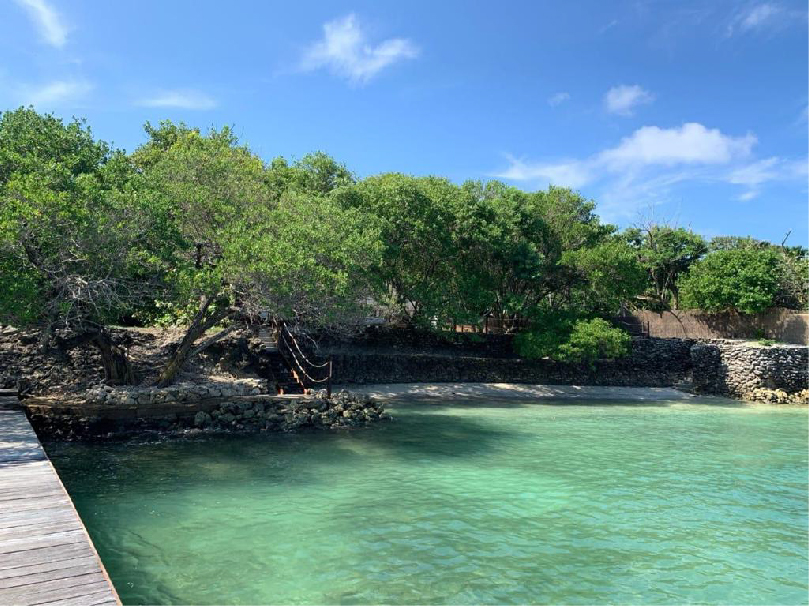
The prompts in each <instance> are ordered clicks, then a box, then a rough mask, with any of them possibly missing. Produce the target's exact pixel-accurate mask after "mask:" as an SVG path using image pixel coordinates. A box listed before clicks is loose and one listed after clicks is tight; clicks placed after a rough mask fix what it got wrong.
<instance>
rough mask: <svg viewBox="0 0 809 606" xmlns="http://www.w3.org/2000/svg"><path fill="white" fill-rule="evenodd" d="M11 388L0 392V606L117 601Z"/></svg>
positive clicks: (86, 605)
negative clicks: (9, 390)
mask: <svg viewBox="0 0 809 606" xmlns="http://www.w3.org/2000/svg"><path fill="white" fill-rule="evenodd" d="M120 603H121V602H120V600H119V599H118V594H117V593H116V591H115V588H114V587H113V585H112V583H111V582H110V579H109V577H108V576H107V572H106V571H105V570H104V566H103V564H102V563H101V560H100V559H99V558H98V554H97V553H96V550H95V548H94V547H93V543H92V541H91V540H90V536H89V535H88V534H87V531H86V530H85V528H84V524H82V521H81V519H80V518H79V515H78V513H76V510H75V509H74V507H73V503H72V501H71V500H70V497H69V496H68V494H67V492H66V491H65V488H64V486H62V482H61V480H59V476H58V475H57V474H56V470H54V468H53V465H51V462H50V461H49V460H48V457H47V455H46V454H45V451H44V450H43V448H42V445H41V444H40V443H39V439H37V436H36V434H35V433H34V430H33V429H32V428H31V424H30V423H29V422H28V419H27V418H26V416H25V413H24V412H23V410H22V408H21V407H20V406H19V402H18V400H17V397H16V395H15V394H14V393H12V392H8V391H0V604H3V605H4V606H5V605H9V606H11V605H20V606H23V605H25V606H29V605H30V606H33V605H35V604H43V605H45V604H47V605H48V606H57V605H59V606H92V605H99V606H101V605H104V606H106V605H114V604H120Z"/></svg>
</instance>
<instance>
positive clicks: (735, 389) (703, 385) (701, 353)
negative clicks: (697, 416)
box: [691, 341, 809, 398]
mask: <svg viewBox="0 0 809 606" xmlns="http://www.w3.org/2000/svg"><path fill="white" fill-rule="evenodd" d="M691 358H692V360H693V373H692V380H693V384H694V390H695V391H698V392H700V393H710V394H721V395H729V396H733V397H737V398H748V397H750V396H751V395H755V394H754V392H755V391H756V390H762V389H763V390H781V391H783V392H785V393H787V394H794V393H798V392H800V391H802V390H805V389H807V388H809V385H808V384H807V383H808V382H809V370H808V369H809V350H807V348H806V347H805V346H800V345H779V346H772V347H761V346H756V345H751V344H749V343H733V342H721V341H720V342H716V343H698V344H695V345H694V346H693V347H692V348H691Z"/></svg>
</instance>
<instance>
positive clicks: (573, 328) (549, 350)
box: [514, 315, 632, 364]
mask: <svg viewBox="0 0 809 606" xmlns="http://www.w3.org/2000/svg"><path fill="white" fill-rule="evenodd" d="M555 317H556V320H557V321H556V322H549V321H548V319H549V318H548V317H545V318H543V320H544V321H542V322H541V323H540V325H539V326H536V327H535V328H534V330H533V331H532V332H529V333H522V334H520V335H517V338H516V339H515V342H514V345H515V348H516V350H517V352H518V353H519V354H520V355H521V356H523V357H526V358H551V359H552V360H557V361H559V362H576V363H581V362H586V363H589V364H592V363H593V362H595V361H596V360H614V359H615V358H620V357H622V356H625V355H626V354H627V353H629V345H630V343H631V342H632V338H631V337H630V336H629V335H628V334H627V333H626V332H624V331H623V330H621V329H620V328H615V327H613V326H612V325H611V324H610V323H609V322H607V321H606V320H603V319H601V318H594V319H592V320H582V319H579V320H575V319H573V318H571V317H569V316H563V315H556V316H555Z"/></svg>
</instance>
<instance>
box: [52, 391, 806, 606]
mask: <svg viewBox="0 0 809 606" xmlns="http://www.w3.org/2000/svg"><path fill="white" fill-rule="evenodd" d="M711 402H713V404H712V405H709V404H706V403H699V402H695V401H689V402H688V403H674V402H672V403H666V402H658V403H656V404H631V405H615V404H612V405H610V404H607V403H604V404H601V405H593V404H589V405H570V404H564V405H547V404H541V405H540V404H531V403H520V402H517V403H513V402H512V403H499V404H498V403H454V404H451V405H450V404H447V403H442V404H424V405H422V404H407V405H404V404H403V405H400V406H397V407H394V408H391V412H392V413H393V414H394V415H395V417H396V420H395V421H393V422H391V423H388V424H381V425H376V426H374V427H370V428H366V429H362V430H355V431H346V432H334V433H329V432H320V433H304V434H297V435H294V434H287V435H253V436H241V437H216V438H214V437H205V438H197V439H182V440H177V439H175V440H166V441H160V442H140V443H138V442H128V443H125V444H121V443H118V444H102V445H98V444H94V445H87V444H51V445H49V446H48V452H49V453H50V454H51V456H52V458H53V461H54V463H55V464H56V466H57V468H58V470H59V473H60V475H61V476H62V479H63V481H64V483H65V485H66V486H67V488H68V490H69V491H70V493H71V495H72V496H73V497H74V500H75V504H76V507H77V508H78V510H79V512H80V514H81V516H82V519H83V520H84V522H85V524H86V525H87V528H88V530H89V531H90V534H91V535H92V538H93V540H94V541H95V544H96V547H97V548H98V551H99V553H100V555H101V558H102V560H103V561H104V564H105V565H106V567H107V570H108V571H109V573H110V575H111V577H112V580H113V582H114V583H115V586H116V587H117V589H118V592H119V593H120V595H121V598H122V599H123V601H124V603H125V604H170V603H183V604H185V603H187V604H262V603H273V604H378V603H387V604H494V603H497V604H522V603H545V604H547V603H551V604H592V603H607V602H609V603H623V604H684V603H704V604H727V603H733V604H805V603H807V574H808V573H809V571H808V569H807V567H808V564H807V523H808V522H807V496H808V495H807V429H808V427H807V411H806V409H795V408H791V409H790V408H784V409H779V408H775V407H766V406H759V407H742V406H738V405H732V404H731V403H729V402H723V401H721V400H719V401H717V400H712V401H711ZM717 402H718V404H717ZM560 404H561V403H560Z"/></svg>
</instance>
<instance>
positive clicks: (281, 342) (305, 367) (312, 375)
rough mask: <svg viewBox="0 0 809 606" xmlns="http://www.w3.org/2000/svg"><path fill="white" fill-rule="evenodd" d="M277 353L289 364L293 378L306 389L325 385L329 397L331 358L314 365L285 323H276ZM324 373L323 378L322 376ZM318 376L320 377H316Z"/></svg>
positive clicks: (331, 372)
mask: <svg viewBox="0 0 809 606" xmlns="http://www.w3.org/2000/svg"><path fill="white" fill-rule="evenodd" d="M277 334H278V341H277V342H278V351H279V352H280V353H281V355H282V356H283V357H284V359H285V360H286V361H287V364H289V367H290V370H292V372H293V374H294V375H295V378H296V379H297V380H298V382H299V383H300V384H301V386H302V387H303V388H304V389H306V388H308V387H310V386H311V387H314V386H315V385H317V384H321V383H325V384H326V397H329V398H330V397H331V380H332V375H333V370H334V364H333V360H332V358H331V356H329V359H328V360H326V361H325V362H323V363H315V362H313V361H312V360H310V359H309V358H308V357H307V356H306V354H305V353H304V350H303V348H302V347H301V345H300V343H299V341H298V338H296V337H295V335H294V334H293V333H292V331H291V330H290V329H289V327H288V326H287V324H286V322H279V323H278V332H277ZM324 373H325V376H323V374H324ZM318 375H320V376H318Z"/></svg>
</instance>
